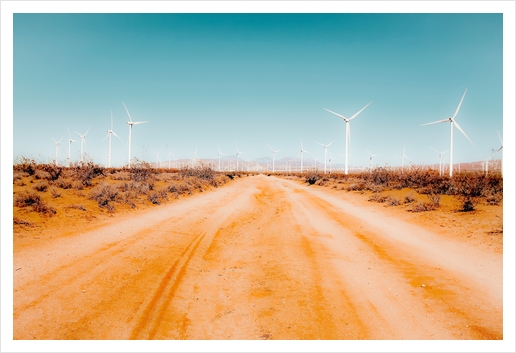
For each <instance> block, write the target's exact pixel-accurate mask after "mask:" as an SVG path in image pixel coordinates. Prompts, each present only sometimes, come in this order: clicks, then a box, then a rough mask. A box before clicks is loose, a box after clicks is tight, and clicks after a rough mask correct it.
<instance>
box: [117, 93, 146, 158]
mask: <svg viewBox="0 0 516 353" xmlns="http://www.w3.org/2000/svg"><path fill="white" fill-rule="evenodd" d="M122 104H123V105H124V108H125V111H126V112H127V116H128V117H129V121H126V122H125V123H126V124H127V125H129V140H128V144H129V152H128V155H127V161H128V163H129V168H131V133H132V131H133V125H138V124H143V123H148V121H133V119H131V114H129V110H127V107H126V106H125V103H124V102H122Z"/></svg>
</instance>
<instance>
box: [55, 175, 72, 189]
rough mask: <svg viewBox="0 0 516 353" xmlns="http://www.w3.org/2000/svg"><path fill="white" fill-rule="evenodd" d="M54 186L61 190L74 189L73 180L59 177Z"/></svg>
mask: <svg viewBox="0 0 516 353" xmlns="http://www.w3.org/2000/svg"><path fill="white" fill-rule="evenodd" d="M52 185H54V186H56V187H58V188H61V189H70V188H72V179H69V178H63V177H62V176H61V177H59V178H58V179H57V180H54V181H53V182H52Z"/></svg>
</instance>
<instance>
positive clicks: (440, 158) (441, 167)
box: [430, 147, 448, 176]
mask: <svg viewBox="0 0 516 353" xmlns="http://www.w3.org/2000/svg"><path fill="white" fill-rule="evenodd" d="M430 148H431V149H433V150H434V151H435V152H437V153H439V176H442V175H443V163H442V161H443V154H445V153H446V152H448V151H444V152H439V151H438V150H436V149H435V148H433V147H430Z"/></svg>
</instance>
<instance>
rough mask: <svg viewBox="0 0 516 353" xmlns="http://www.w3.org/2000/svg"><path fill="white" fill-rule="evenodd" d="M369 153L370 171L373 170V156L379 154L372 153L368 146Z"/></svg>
mask: <svg viewBox="0 0 516 353" xmlns="http://www.w3.org/2000/svg"><path fill="white" fill-rule="evenodd" d="M366 151H367V153H369V173H372V172H373V157H374V156H378V153H376V154H372V153H371V152H369V150H368V149H367V148H366Z"/></svg>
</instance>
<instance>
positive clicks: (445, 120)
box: [419, 119, 450, 126]
mask: <svg viewBox="0 0 516 353" xmlns="http://www.w3.org/2000/svg"><path fill="white" fill-rule="evenodd" d="M447 121H450V119H443V120H438V121H434V122H431V123H426V124H421V125H419V126H425V125H431V124H439V123H445V122H447Z"/></svg>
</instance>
